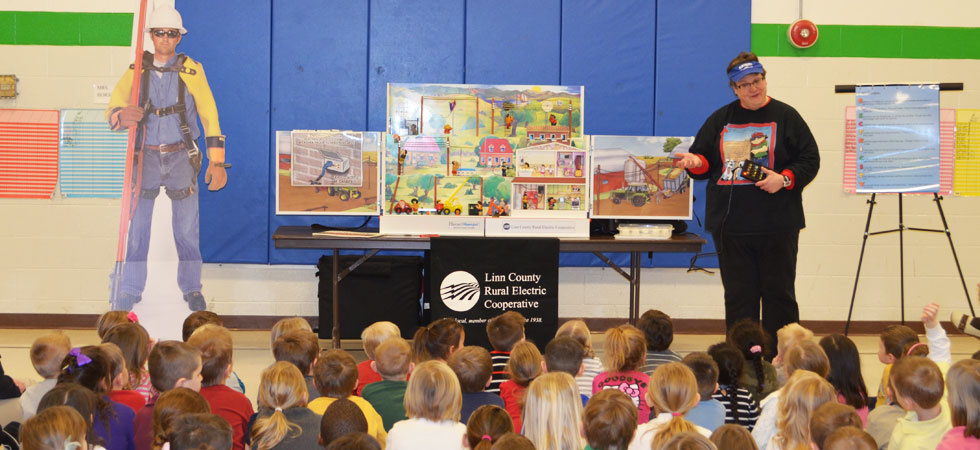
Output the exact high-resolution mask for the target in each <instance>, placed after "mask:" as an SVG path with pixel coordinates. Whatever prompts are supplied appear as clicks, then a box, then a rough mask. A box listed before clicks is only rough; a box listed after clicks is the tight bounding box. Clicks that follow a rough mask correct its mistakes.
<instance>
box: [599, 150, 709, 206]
mask: <svg viewBox="0 0 980 450" xmlns="http://www.w3.org/2000/svg"><path fill="white" fill-rule="evenodd" d="M589 137H590V139H591V142H592V145H591V149H592V194H591V197H592V217H594V218H600V219H602V218H616V219H670V220H678V219H683V220H690V219H691V217H692V215H693V209H694V206H693V205H694V189H693V181H692V180H691V178H690V177H689V176H688V175H687V172H686V171H685V170H684V169H681V168H678V167H677V165H676V158H678V157H679V156H680V154H682V153H687V152H688V151H689V150H690V148H691V144H692V143H693V142H694V138H693V137H691V136H685V137H676V136H670V137H667V136H599V135H596V136H589Z"/></svg>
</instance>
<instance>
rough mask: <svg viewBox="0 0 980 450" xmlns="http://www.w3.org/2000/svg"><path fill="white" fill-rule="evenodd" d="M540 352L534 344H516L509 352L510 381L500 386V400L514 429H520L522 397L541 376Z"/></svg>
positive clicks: (522, 409)
mask: <svg viewBox="0 0 980 450" xmlns="http://www.w3.org/2000/svg"><path fill="white" fill-rule="evenodd" d="M543 360H544V358H542V357H541V352H540V351H539V350H538V347H537V346H535V345H534V344H532V343H530V342H528V341H524V342H518V343H517V345H515V346H514V349H513V350H511V352H510V360H509V361H507V372H508V373H510V379H509V380H507V381H505V382H503V383H501V384H500V398H502V399H503V400H504V409H506V410H507V412H508V413H510V417H511V419H513V420H514V429H515V430H520V429H521V415H522V412H523V411H524V396H525V394H526V392H527V387H528V385H530V384H531V381H532V380H534V379H535V378H537V377H538V375H541V362H542V361H543Z"/></svg>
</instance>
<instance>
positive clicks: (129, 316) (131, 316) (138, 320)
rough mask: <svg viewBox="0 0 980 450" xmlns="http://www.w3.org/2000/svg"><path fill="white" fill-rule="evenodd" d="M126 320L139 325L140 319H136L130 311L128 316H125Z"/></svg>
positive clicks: (134, 314)
mask: <svg viewBox="0 0 980 450" xmlns="http://www.w3.org/2000/svg"><path fill="white" fill-rule="evenodd" d="M126 318H127V319H129V321H130V322H133V323H140V318H139V317H137V316H136V313H134V312H132V311H130V312H129V314H126Z"/></svg>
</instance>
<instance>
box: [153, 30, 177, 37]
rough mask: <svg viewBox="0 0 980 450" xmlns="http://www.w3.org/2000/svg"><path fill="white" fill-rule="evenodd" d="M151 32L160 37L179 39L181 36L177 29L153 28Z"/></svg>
mask: <svg viewBox="0 0 980 450" xmlns="http://www.w3.org/2000/svg"><path fill="white" fill-rule="evenodd" d="M151 33H153V35H154V36H156V37H158V38H162V37H168V38H170V39H177V36H180V32H179V31H177V30H153V31H151Z"/></svg>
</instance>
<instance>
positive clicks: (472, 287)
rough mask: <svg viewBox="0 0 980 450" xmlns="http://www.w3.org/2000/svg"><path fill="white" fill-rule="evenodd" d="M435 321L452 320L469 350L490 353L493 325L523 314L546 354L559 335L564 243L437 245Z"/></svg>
mask: <svg viewBox="0 0 980 450" xmlns="http://www.w3.org/2000/svg"><path fill="white" fill-rule="evenodd" d="M431 258H432V259H431V274H430V277H429V280H430V281H429V282H430V289H431V290H430V291H429V292H431V293H432V295H431V297H430V298H431V307H432V319H433V320H435V319H440V318H443V317H452V318H454V319H456V320H457V321H458V322H459V323H460V324H462V325H463V328H464V329H465V330H466V345H479V346H482V347H486V348H488V349H490V348H491V347H490V341H489V340H488V338H487V321H488V320H490V319H491V318H493V317H494V316H497V315H500V314H502V313H504V312H506V311H517V312H519V313H521V314H522V315H523V316H524V318H525V319H527V323H525V327H524V334H525V336H526V338H527V340H529V341H532V342H534V343H535V344H537V345H538V348H540V349H544V346H545V344H547V343H548V341H550V340H551V339H552V338H553V337H554V336H555V332H556V331H557V330H558V239H528V238H464V237H461V238H452V237H444V238H443V237H440V238H433V239H432V250H431Z"/></svg>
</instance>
